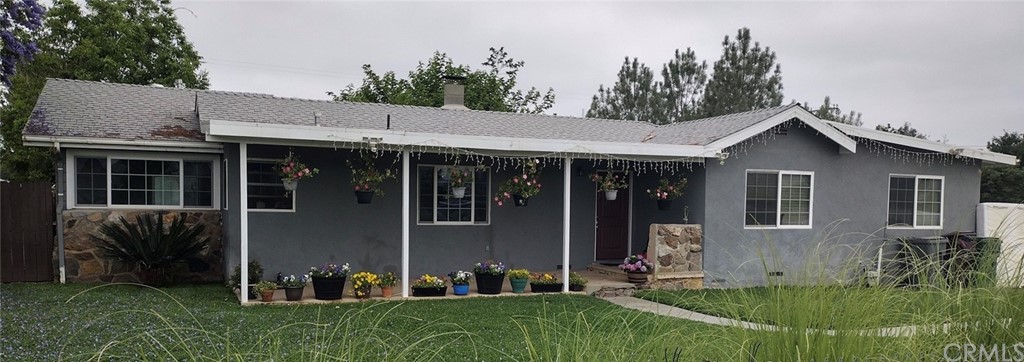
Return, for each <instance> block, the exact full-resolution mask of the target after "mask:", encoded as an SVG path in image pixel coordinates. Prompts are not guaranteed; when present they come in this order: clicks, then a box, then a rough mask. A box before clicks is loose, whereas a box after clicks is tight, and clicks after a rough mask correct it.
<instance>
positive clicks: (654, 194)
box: [647, 178, 686, 210]
mask: <svg viewBox="0 0 1024 362" xmlns="http://www.w3.org/2000/svg"><path fill="white" fill-rule="evenodd" d="M685 188H686V179H685V178H680V179H679V180H677V181H675V182H671V181H669V180H668V179H667V178H663V179H661V180H658V187H655V188H654V190H651V189H647V196H648V197H650V198H652V199H655V200H658V210H670V209H672V200H673V199H676V198H679V197H680V196H683V189H685Z"/></svg>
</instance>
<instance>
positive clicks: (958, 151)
mask: <svg viewBox="0 0 1024 362" xmlns="http://www.w3.org/2000/svg"><path fill="white" fill-rule="evenodd" d="M828 124H829V125H830V126H833V127H835V128H836V129H838V130H840V131H842V132H843V133H846V134H847V135H850V136H854V137H861V138H867V139H871V140H875V141H879V142H885V143H891V144H896V145H900V146H906V147H912V148H917V149H922V150H927V151H932V152H938V153H948V154H951V155H955V156H962V157H970V158H973V159H977V160H981V161H983V162H985V163H989V164H999V165H1011V166H1015V165H1017V161H1018V160H1017V157H1015V156H1013V155H1007V154H1002V153H998V152H992V151H988V150H979V149H973V148H965V147H959V146H956V145H948V144H945V143H940V142H934V141H929V140H924V139H920V138H917V137H910V136H904V135H899V134H894V133H889V132H885V131H879V130H873V129H868V128H863V127H858V126H853V125H848V124H845V123H839V122H828Z"/></svg>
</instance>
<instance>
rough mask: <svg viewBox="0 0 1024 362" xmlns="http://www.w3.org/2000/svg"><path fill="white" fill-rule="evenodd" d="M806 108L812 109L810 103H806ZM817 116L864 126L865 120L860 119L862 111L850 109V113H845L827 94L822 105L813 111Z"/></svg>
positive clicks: (827, 119)
mask: <svg viewBox="0 0 1024 362" xmlns="http://www.w3.org/2000/svg"><path fill="white" fill-rule="evenodd" d="M804 108H807V109H811V107H810V106H809V105H808V103H806V102H805V103H804ZM813 112H814V115H815V116H818V118H821V119H823V120H826V121H832V122H839V123H846V124H849V125H854V126H858V127H859V126H862V125H864V122H861V120H860V116H861V114H860V112H856V111H852V110H851V111H850V113H843V111H842V110H840V109H839V105H838V104H834V103H832V99H830V98H829V96H825V100H824V101H822V103H821V106H820V107H818V108H817V109H816V110H814V111H813Z"/></svg>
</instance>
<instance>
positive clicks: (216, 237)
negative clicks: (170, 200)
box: [54, 210, 224, 283]
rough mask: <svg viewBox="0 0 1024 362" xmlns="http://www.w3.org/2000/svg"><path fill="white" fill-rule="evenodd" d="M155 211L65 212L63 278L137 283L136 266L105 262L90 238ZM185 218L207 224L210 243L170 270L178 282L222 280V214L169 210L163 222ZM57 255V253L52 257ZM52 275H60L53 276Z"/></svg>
mask: <svg viewBox="0 0 1024 362" xmlns="http://www.w3.org/2000/svg"><path fill="white" fill-rule="evenodd" d="M155 212H157V210H65V211H64V212H63V215H64V253H65V260H64V266H65V272H66V278H67V280H68V281H70V282H115V283H116V282H138V281H139V278H138V276H137V272H138V269H139V268H138V267H136V266H132V267H129V266H128V265H126V264H124V263H121V262H119V261H117V260H111V259H108V258H107V257H105V256H104V255H103V251H102V250H100V249H99V248H97V247H96V244H95V243H94V242H93V240H92V238H90V235H96V236H100V233H99V227H100V225H102V224H103V223H104V222H108V221H118V220H120V217H122V216H124V218H125V219H128V221H129V222H133V223H134V222H135V217H136V216H137V215H140V214H146V213H155ZM175 216H177V217H179V218H185V222H186V224H187V225H189V226H191V225H195V224H197V223H203V224H206V232H205V235H203V236H206V237H208V238H210V243H209V244H208V245H207V247H206V248H205V249H203V251H201V252H200V254H199V256H198V257H196V258H194V259H192V260H189V261H188V262H187V263H182V264H181V265H180V266H179V269H177V270H175V271H173V273H172V272H171V271H169V273H172V275H174V276H175V281H177V282H212V281H221V280H224V274H223V272H222V268H223V264H224V263H223V259H224V251H223V250H224V249H223V242H222V240H221V214H220V212H219V211H171V212H167V213H166V214H164V222H165V223H169V222H170V221H171V220H173V218H174V217H175ZM54 255H55V256H56V253H55V254H54ZM55 275H59V273H58V274H55Z"/></svg>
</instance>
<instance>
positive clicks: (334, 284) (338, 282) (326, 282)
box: [313, 277, 345, 300]
mask: <svg viewBox="0 0 1024 362" xmlns="http://www.w3.org/2000/svg"><path fill="white" fill-rule="evenodd" d="M344 292H345V278H321V277H313V295H314V298H316V299H320V300H337V299H341V295H342V294H343V293H344Z"/></svg>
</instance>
